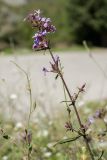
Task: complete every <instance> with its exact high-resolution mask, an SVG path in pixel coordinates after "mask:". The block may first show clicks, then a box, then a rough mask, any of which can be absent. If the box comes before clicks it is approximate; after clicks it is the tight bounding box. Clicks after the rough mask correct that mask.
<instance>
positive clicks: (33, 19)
mask: <svg viewBox="0 0 107 160" xmlns="http://www.w3.org/2000/svg"><path fill="white" fill-rule="evenodd" d="M25 20H27V21H28V22H30V23H31V25H32V27H33V28H37V29H38V31H37V33H36V34H35V35H34V36H33V38H34V44H33V49H37V50H41V49H47V48H49V44H48V40H47V37H46V36H47V34H48V33H53V32H55V31H56V28H55V26H53V25H52V23H51V19H50V18H45V17H42V16H41V11H40V10H35V11H34V12H33V13H30V14H29V15H28V16H27V17H26V19H25Z"/></svg>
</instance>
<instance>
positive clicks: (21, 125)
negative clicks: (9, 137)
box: [15, 122, 23, 130]
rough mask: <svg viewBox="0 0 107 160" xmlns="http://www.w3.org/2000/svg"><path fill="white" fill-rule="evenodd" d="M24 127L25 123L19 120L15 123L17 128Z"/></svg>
mask: <svg viewBox="0 0 107 160" xmlns="http://www.w3.org/2000/svg"><path fill="white" fill-rule="evenodd" d="M21 128H23V124H22V123H21V122H17V123H16V125H15V129H16V130H17V129H21Z"/></svg>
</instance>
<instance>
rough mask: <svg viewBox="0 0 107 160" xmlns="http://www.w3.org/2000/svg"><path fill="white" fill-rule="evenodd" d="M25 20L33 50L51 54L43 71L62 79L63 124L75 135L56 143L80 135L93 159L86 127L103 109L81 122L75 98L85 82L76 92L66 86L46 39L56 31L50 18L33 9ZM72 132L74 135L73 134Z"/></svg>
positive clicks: (58, 61) (61, 142) (61, 68)
mask: <svg viewBox="0 0 107 160" xmlns="http://www.w3.org/2000/svg"><path fill="white" fill-rule="evenodd" d="M25 21H28V22H29V23H30V24H31V26H32V28H33V29H36V33H35V35H34V36H33V37H32V38H33V39H34V43H33V47H32V48H33V49H34V50H35V51H41V50H48V51H49V53H50V56H51V62H50V69H47V68H45V67H43V72H44V74H45V75H46V74H47V73H54V74H55V79H57V78H60V79H61V80H62V84H63V90H64V95H65V100H64V101H63V102H64V103H65V104H66V107H67V113H68V121H67V122H66V124H65V128H66V130H67V131H70V132H73V133H75V134H76V135H77V136H75V137H72V138H69V139H64V140H61V141H59V142H58V143H57V144H63V143H68V142H72V141H76V140H78V139H79V138H80V137H82V138H83V141H84V142H85V144H86V148H87V151H88V153H89V159H91V160H95V159H96V158H95V156H94V153H93V149H92V147H91V145H90V142H91V137H90V135H89V134H88V133H87V130H88V128H89V127H90V125H91V124H92V123H94V121H95V120H96V119H98V118H100V119H101V118H103V117H104V116H105V111H104V110H103V109H100V110H98V111H97V112H96V113H95V114H93V115H92V116H91V117H89V119H88V120H87V121H86V122H85V123H83V122H82V118H81V115H80V114H79V112H78V110H77V104H76V102H77V99H78V97H79V95H80V93H82V92H84V90H85V84H83V85H82V86H81V87H78V92H77V93H74V94H73V95H71V93H70V90H69V88H68V86H67V83H66V81H65V79H64V75H63V67H62V65H61V61H60V58H59V56H54V54H53V53H52V50H51V47H50V40H48V34H50V33H54V32H55V31H56V28H55V26H54V25H53V24H52V21H51V19H50V18H46V17H43V16H42V14H41V11H40V10H34V11H33V12H32V13H30V14H28V16H27V17H26V18H25ZM67 96H68V97H69V100H67V98H66V97H67ZM71 107H72V108H73V109H74V112H75V115H76V118H77V122H78V124H79V127H78V128H75V126H74V125H73V123H72V117H71ZM75 134H74V135H75ZM103 153H104V152H103V151H102V152H101V155H100V156H99V155H98V157H99V158H97V159H101V158H102V156H103Z"/></svg>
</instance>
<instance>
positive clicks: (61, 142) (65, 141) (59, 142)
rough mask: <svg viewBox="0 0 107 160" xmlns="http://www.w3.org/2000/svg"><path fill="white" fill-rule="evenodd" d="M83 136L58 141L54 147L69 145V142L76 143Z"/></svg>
mask: <svg viewBox="0 0 107 160" xmlns="http://www.w3.org/2000/svg"><path fill="white" fill-rule="evenodd" d="M80 137H81V136H80V135H79V136H77V137H73V138H67V139H63V140H60V141H58V142H57V143H56V144H55V145H54V146H56V145H57V144H63V143H69V142H72V141H75V140H77V139H78V138H80Z"/></svg>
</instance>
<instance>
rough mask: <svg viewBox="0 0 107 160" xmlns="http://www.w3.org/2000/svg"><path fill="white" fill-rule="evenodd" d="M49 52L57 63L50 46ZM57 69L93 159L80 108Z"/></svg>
mask: <svg viewBox="0 0 107 160" xmlns="http://www.w3.org/2000/svg"><path fill="white" fill-rule="evenodd" d="M49 53H50V55H51V57H52V59H53V62H54V63H55V64H56V61H55V58H54V56H53V53H52V51H51V49H50V48H49ZM56 66H57V65H56ZM57 71H58V75H59V76H60V78H61V80H62V83H63V85H64V87H65V89H66V92H67V93H68V96H69V98H70V100H71V102H72V105H73V108H74V111H75V114H76V117H77V120H78V123H79V125H80V128H81V130H82V132H83V134H84V136H83V138H84V141H85V143H86V146H87V150H88V151H89V154H90V157H91V159H92V160H94V156H93V153H92V151H91V148H90V145H89V142H88V139H87V136H86V135H85V131H84V130H83V125H82V122H81V119H80V115H79V113H78V110H77V108H76V105H75V101H73V98H72V96H71V93H70V91H69V89H68V86H67V84H66V82H65V80H64V77H63V74H62V72H61V71H60V69H59V68H58V67H57Z"/></svg>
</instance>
